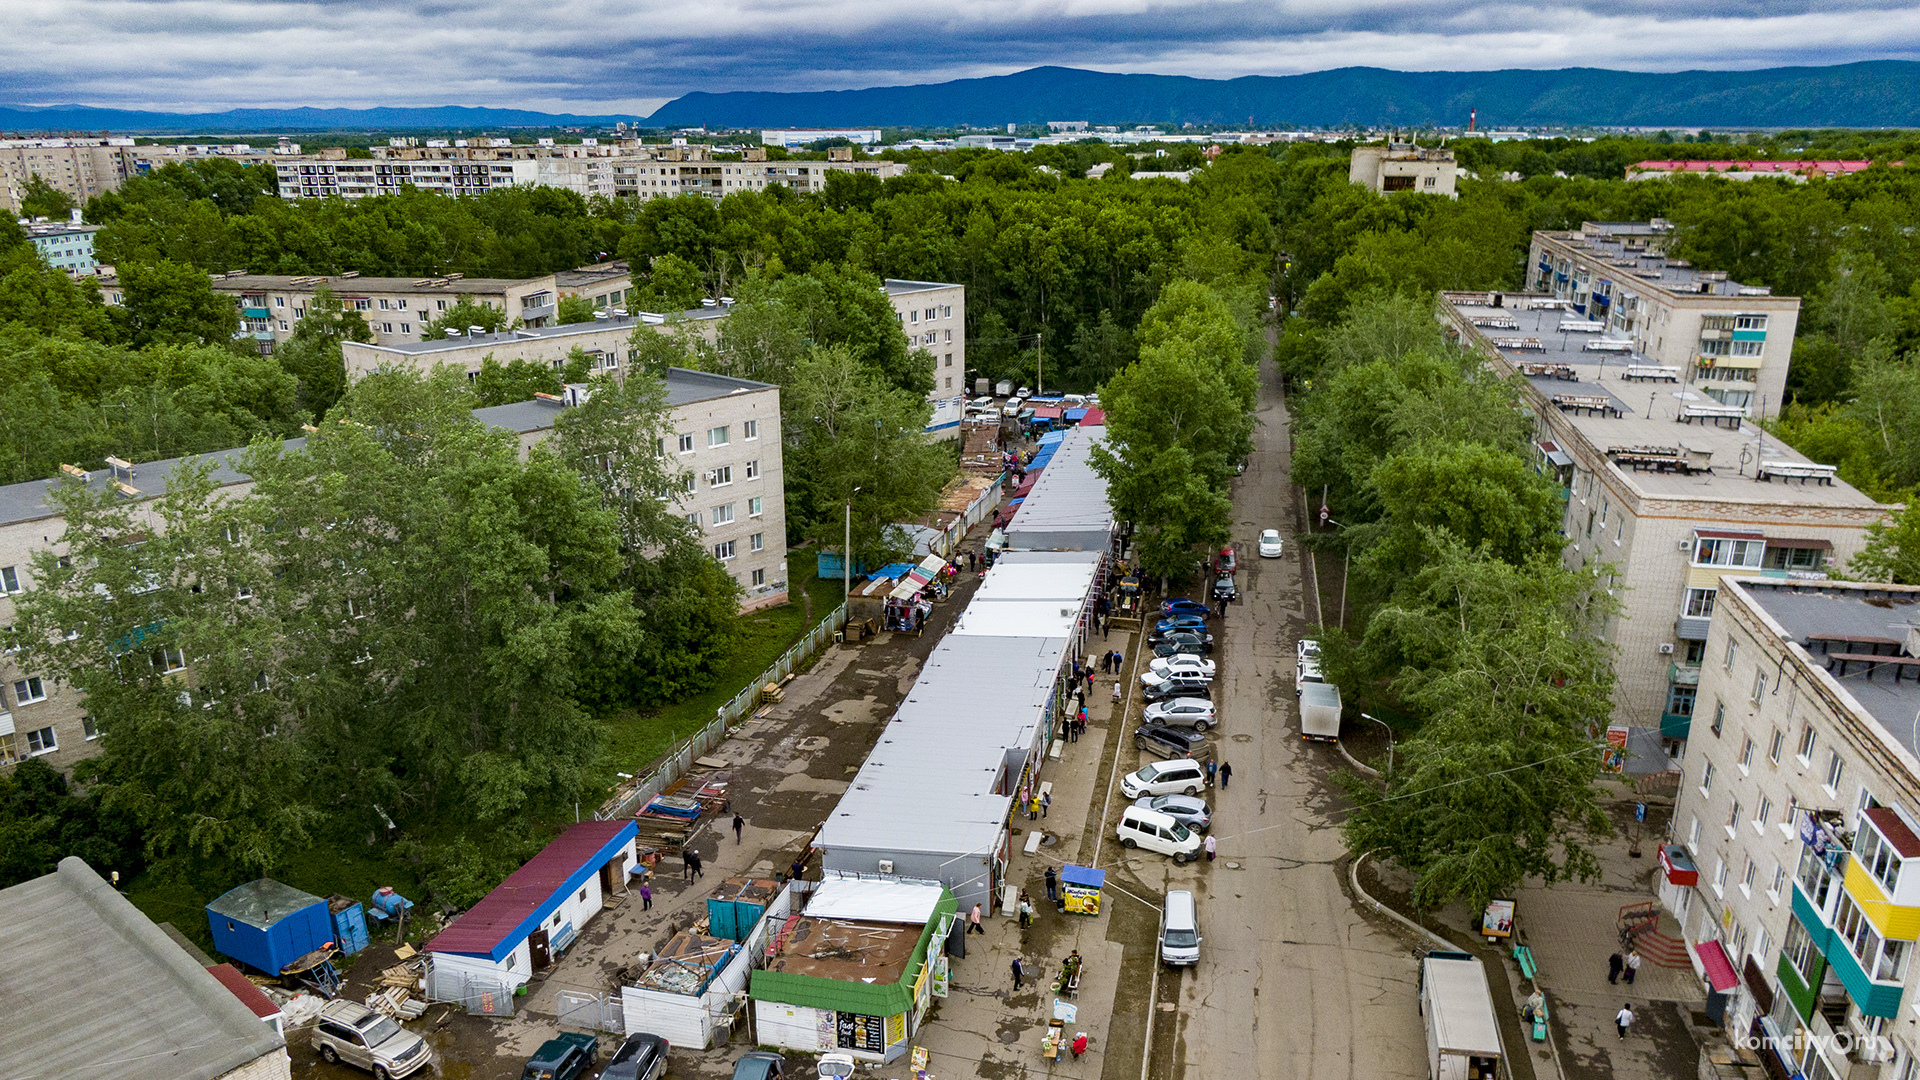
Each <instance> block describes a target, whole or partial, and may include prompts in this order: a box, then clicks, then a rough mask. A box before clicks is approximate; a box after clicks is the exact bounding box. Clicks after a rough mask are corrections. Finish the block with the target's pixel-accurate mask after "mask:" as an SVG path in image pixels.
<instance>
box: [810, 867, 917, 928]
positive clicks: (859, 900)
mask: <svg viewBox="0 0 1920 1080" xmlns="http://www.w3.org/2000/svg"><path fill="white" fill-rule="evenodd" d="M946 895H947V890H946V887H945V886H942V885H938V884H935V883H933V882H922V881H901V880H898V879H894V878H863V877H848V876H846V875H844V874H838V873H835V872H833V871H831V870H829V871H827V872H826V873H825V874H824V875H822V877H821V879H820V887H819V888H817V889H815V890H813V895H812V896H809V897H808V898H807V911H806V913H807V914H809V915H816V916H819V917H820V918H823V919H863V920H865V921H867V922H887V923H912V924H913V925H915V926H925V925H926V923H927V920H928V919H931V918H933V913H934V911H935V910H937V909H938V908H939V907H940V901H941V899H942V898H944V897H945V896H946Z"/></svg>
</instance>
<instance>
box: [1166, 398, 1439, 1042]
mask: <svg viewBox="0 0 1920 1080" xmlns="http://www.w3.org/2000/svg"><path fill="white" fill-rule="evenodd" d="M1263 367H1265V368H1266V370H1265V372H1264V374H1263V382H1262V387H1261V399H1260V407H1259V412H1258V416H1259V420H1260V427H1259V428H1258V429H1257V430H1256V431H1255V433H1254V454H1253V458H1252V461H1251V462H1250V463H1249V464H1248V467H1247V471H1246V473H1245V474H1244V475H1242V476H1241V477H1239V479H1238V480H1237V481H1236V482H1235V489H1234V509H1235V520H1236V529H1235V542H1236V545H1237V547H1238V549H1239V553H1240V559H1241V565H1242V567H1243V569H1242V570H1241V588H1242V590H1243V593H1242V596H1243V598H1242V600H1241V601H1240V602H1239V603H1237V604H1235V605H1233V606H1232V608H1231V610H1230V611H1229V613H1228V615H1227V617H1226V620H1225V628H1224V645H1223V647H1222V653H1221V659H1222V664H1221V667H1222V671H1221V682H1220V684H1219V685H1218V686H1217V687H1216V689H1217V690H1218V691H1219V692H1218V693H1217V695H1216V697H1217V698H1218V700H1219V701H1220V702H1221V703H1222V710H1221V715H1222V717H1223V723H1222V729H1221V730H1220V731H1219V732H1218V739H1217V741H1218V744H1219V751H1220V754H1221V760H1223V761H1229V762H1231V763H1232V764H1233V772H1234V776H1233V782H1232V785H1231V787H1230V788H1228V789H1227V790H1224V791H1222V790H1220V789H1219V788H1215V789H1214V790H1213V791H1212V792H1210V793H1209V794H1210V796H1211V801H1212V802H1213V804H1214V826H1213V832H1214V835H1215V836H1216V837H1217V838H1218V840H1219V858H1218V861H1217V862H1215V863H1213V864H1211V865H1209V864H1207V863H1206V862H1205V861H1204V860H1203V861H1201V862H1200V863H1198V864H1196V865H1194V866H1192V867H1183V868H1173V867H1171V866H1169V867H1168V869H1169V870H1170V871H1171V873H1170V875H1169V877H1170V880H1168V881H1167V882H1166V885H1165V887H1169V888H1192V889H1194V890H1195V892H1196V897H1197V900H1198V906H1199V914H1200V926H1201V933H1202V935H1203V939H1204V940H1203V944H1202V945H1201V961H1200V964H1199V965H1198V966H1197V967H1196V968H1194V969H1192V970H1189V971H1181V972H1176V971H1174V970H1171V969H1163V971H1162V973H1161V975H1160V977H1159V980H1158V984H1157V986H1156V987H1155V988H1154V991H1153V994H1154V997H1155V998H1156V1009H1155V1011H1154V1014H1153V1015H1154V1021H1155V1022H1154V1033H1153V1035H1154V1039H1153V1047H1152V1054H1151V1055H1150V1059H1149V1061H1148V1066H1147V1070H1146V1075H1147V1076H1148V1077H1151V1078H1152V1080H1222V1078H1230V1077H1259V1078H1261V1080H1278V1078H1294V1077H1298V1078H1300V1080H1336V1078H1346V1077H1351V1078H1354V1080H1399V1078H1403V1077H1404V1078H1409V1080H1412V1078H1423V1077H1425V1076H1426V1062H1425V1055H1426V1043H1425V1036H1424V1035H1423V1033H1422V1028H1421V1021H1420V1016H1419V1012H1418V1008H1417V983H1416V980H1417V968H1416V964H1415V960H1414V956H1415V945H1414V944H1413V943H1412V942H1411V941H1409V940H1406V939H1404V938H1402V937H1401V936H1399V935H1397V934H1395V933H1393V932H1391V931H1389V930H1388V929H1386V927H1385V926H1383V925H1382V924H1379V923H1376V922H1373V921H1370V920H1369V919H1368V918H1366V917H1363V916H1362V915H1361V914H1360V913H1359V911H1357V910H1356V908H1355V906H1354V904H1353V902H1352V899H1351V897H1350V896H1349V893H1348V887H1347V881H1346V873H1345V863H1344V862H1342V861H1341V860H1342V856H1343V855H1344V853H1345V850H1344V845H1343V844H1342V842H1341V839H1340V833H1339V828H1338V823H1339V821H1340V819H1341V816H1342V808H1343V806H1344V797H1343V795H1342V794H1341V792H1340V790H1339V789H1338V787H1337V786H1335V784H1334V783H1333V780H1332V777H1333V774H1334V773H1335V772H1336V771H1337V770H1338V768H1339V767H1340V766H1342V765H1343V764H1344V761H1343V759H1342V758H1341V757H1340V754H1339V752H1338V751H1337V750H1336V749H1335V748H1333V747H1331V746H1327V745H1323V744H1317V743H1305V742H1303V741H1302V740H1301V738H1300V735H1299V719H1298V712H1297V709H1296V706H1295V702H1294V694H1293V675H1294V661H1293V655H1294V654H1293V647H1294V641H1295V640H1296V639H1297V638H1298V637H1299V636H1300V634H1301V632H1302V631H1303V630H1304V629H1305V628H1306V627H1307V626H1308V625H1309V623H1308V620H1309V618H1310V617H1311V606H1310V602H1309V599H1308V593H1307V588H1306V584H1305V581H1304V580H1303V572H1302V564H1301V561H1300V558H1299V554H1300V553H1299V551H1298V550H1297V548H1296V547H1295V545H1294V543H1293V538H1294V534H1295V532H1296V530H1297V529H1298V528H1299V527H1300V525H1301V524H1302V523H1303V521H1304V517H1303V510H1302V507H1301V505H1300V499H1299V497H1298V495H1297V493H1296V492H1295V491H1294V488H1293V486H1292V484H1291V482H1290V480H1289V477H1288V463H1289V451H1290V445H1289V441H1288V436H1287V414H1286V409H1285V405H1284V403H1283V399H1282V395H1281V392H1280V387H1279V382H1278V377H1277V375H1275V374H1274V373H1273V371H1272V370H1271V366H1270V365H1263ZM1267 528H1278V529H1279V530H1280V531H1281V533H1282V535H1283V536H1285V537H1286V539H1287V544H1286V552H1285V555H1284V556H1283V557H1282V558H1279V559H1262V558H1260V557H1259V555H1258V550H1257V546H1256V543H1255V541H1256V539H1257V537H1258V536H1259V534H1260V531H1261V530H1262V529H1267ZM1215 633H1216V636H1219V635H1220V634H1221V631H1219V630H1216V631H1215ZM1156 876H1157V875H1156ZM1169 1005H1172V1006H1173V1007H1172V1008H1169V1007H1168V1006H1169ZM1143 1080H1144V1078H1143Z"/></svg>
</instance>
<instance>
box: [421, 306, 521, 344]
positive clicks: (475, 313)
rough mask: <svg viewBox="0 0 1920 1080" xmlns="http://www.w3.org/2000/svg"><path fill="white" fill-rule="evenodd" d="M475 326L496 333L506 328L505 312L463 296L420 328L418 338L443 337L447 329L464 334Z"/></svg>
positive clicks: (428, 339) (423, 339)
mask: <svg viewBox="0 0 1920 1080" xmlns="http://www.w3.org/2000/svg"><path fill="white" fill-rule="evenodd" d="M476 326H477V327H479V328H480V329H481V330H482V331H484V332H486V333H489V334H497V333H499V332H500V331H502V330H505V329H506V328H507V313H506V312H505V311H502V310H501V309H499V308H497V307H493V306H492V305H490V304H483V303H481V302H479V301H477V300H473V299H471V298H469V297H465V296H463V297H461V298H460V299H458V300H456V301H454V303H453V306H452V307H450V308H448V309H447V310H446V311H444V312H442V313H441V315H440V317H439V318H437V319H435V320H433V321H432V322H430V323H427V324H426V325H424V326H422V327H421V328H420V340H422V341H431V340H432V339H434V338H437V337H445V336H447V331H449V330H458V331H460V332H461V333H462V334H465V333H467V332H468V331H469V330H471V329H472V328H473V327H476Z"/></svg>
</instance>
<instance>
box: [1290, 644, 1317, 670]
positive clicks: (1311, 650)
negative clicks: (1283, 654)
mask: <svg viewBox="0 0 1920 1080" xmlns="http://www.w3.org/2000/svg"><path fill="white" fill-rule="evenodd" d="M1293 655H1294V657H1295V659H1297V660H1299V661H1300V662H1301V663H1303V664H1304V663H1306V662H1307V661H1308V660H1318V659H1320V643H1319V642H1318V641H1315V640H1313V639H1312V638H1301V639H1300V640H1299V641H1296V642H1294V643H1293Z"/></svg>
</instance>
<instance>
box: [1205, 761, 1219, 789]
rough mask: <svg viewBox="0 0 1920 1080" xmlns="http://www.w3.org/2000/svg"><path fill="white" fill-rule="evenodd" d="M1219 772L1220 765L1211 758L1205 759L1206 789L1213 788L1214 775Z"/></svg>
mask: <svg viewBox="0 0 1920 1080" xmlns="http://www.w3.org/2000/svg"><path fill="white" fill-rule="evenodd" d="M1219 771H1220V763H1219V762H1217V761H1215V760H1213V758H1211V757H1209V758H1207V786H1208V787H1212V786H1213V777H1214V774H1216V773H1218V772H1219Z"/></svg>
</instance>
